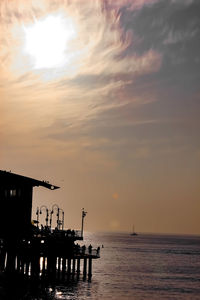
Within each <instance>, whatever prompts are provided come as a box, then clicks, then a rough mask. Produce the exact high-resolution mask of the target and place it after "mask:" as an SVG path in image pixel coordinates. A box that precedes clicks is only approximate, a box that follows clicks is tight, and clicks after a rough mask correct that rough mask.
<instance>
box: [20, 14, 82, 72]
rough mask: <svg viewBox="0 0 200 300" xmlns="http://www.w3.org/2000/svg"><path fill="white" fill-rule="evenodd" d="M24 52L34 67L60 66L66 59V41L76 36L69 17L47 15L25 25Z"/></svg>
mask: <svg viewBox="0 0 200 300" xmlns="http://www.w3.org/2000/svg"><path fill="white" fill-rule="evenodd" d="M24 30H25V48H24V50H25V52H26V53H27V54H28V55H30V56H31V59H32V61H33V65H34V68H36V69H39V68H52V67H60V66H63V64H65V62H67V61H68V55H67V54H68V53H67V48H68V42H69V41H70V40H72V39H74V38H75V37H76V31H75V28H74V26H73V24H72V22H71V20H70V19H63V18H62V17H61V16H48V17H46V18H44V19H42V20H39V21H36V22H35V23H34V24H33V25H30V26H29V27H25V29H24Z"/></svg>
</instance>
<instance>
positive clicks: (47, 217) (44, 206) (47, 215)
mask: <svg viewBox="0 0 200 300" xmlns="http://www.w3.org/2000/svg"><path fill="white" fill-rule="evenodd" d="M43 208H44V209H45V210H46V218H45V221H46V226H47V227H48V220H49V210H48V208H47V207H46V205H42V206H41V207H40V214H42V210H43Z"/></svg>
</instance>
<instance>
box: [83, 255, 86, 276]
mask: <svg viewBox="0 0 200 300" xmlns="http://www.w3.org/2000/svg"><path fill="white" fill-rule="evenodd" d="M86 275H87V257H84V259H83V277H86Z"/></svg>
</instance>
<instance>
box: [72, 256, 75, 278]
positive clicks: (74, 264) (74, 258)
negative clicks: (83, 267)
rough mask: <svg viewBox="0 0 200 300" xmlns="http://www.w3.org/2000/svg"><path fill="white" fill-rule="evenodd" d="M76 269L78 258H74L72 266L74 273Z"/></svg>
mask: <svg viewBox="0 0 200 300" xmlns="http://www.w3.org/2000/svg"><path fill="white" fill-rule="evenodd" d="M75 271H76V259H75V258H73V267H72V274H73V275H74V274H75Z"/></svg>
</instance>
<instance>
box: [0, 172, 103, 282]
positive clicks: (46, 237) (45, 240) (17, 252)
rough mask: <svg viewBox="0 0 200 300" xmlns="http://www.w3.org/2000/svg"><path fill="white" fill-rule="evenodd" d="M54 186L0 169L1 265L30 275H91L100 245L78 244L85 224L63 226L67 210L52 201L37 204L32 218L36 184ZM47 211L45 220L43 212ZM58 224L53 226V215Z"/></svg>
mask: <svg viewBox="0 0 200 300" xmlns="http://www.w3.org/2000/svg"><path fill="white" fill-rule="evenodd" d="M35 186H43V187H45V188H48V189H51V190H55V189H58V188H59V187H57V186H55V185H51V184H50V183H49V182H46V181H39V180H35V179H32V178H29V177H25V176H21V175H17V174H14V173H11V172H6V171H0V205H1V209H0V269H1V271H3V272H14V273H20V274H23V275H24V276H27V277H30V278H47V279H56V278H57V279H66V278H69V277H70V276H75V275H76V276H77V278H78V277H79V274H80V273H82V274H83V278H86V276H87V275H88V277H89V278H91V276H92V260H93V259H96V258H99V257H100V253H99V251H100V248H97V249H93V248H92V246H91V245H90V246H89V247H85V246H82V247H81V246H80V245H79V244H77V243H76V244H75V241H77V240H83V219H84V217H85V215H86V212H85V211H84V210H82V228H81V230H80V231H77V230H70V229H68V230H64V211H63V210H62V209H61V208H59V207H58V205H57V204H55V205H53V206H52V208H51V209H48V208H47V207H46V206H44V205H42V206H41V207H40V208H37V211H36V220H34V221H32V194H33V187H35ZM42 213H44V214H45V224H44V225H43V224H40V222H39V217H40V215H41V214H42ZM54 213H55V214H56V217H57V221H56V223H57V225H56V227H55V228H54V229H52V228H51V227H52V216H53V214H54Z"/></svg>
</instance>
